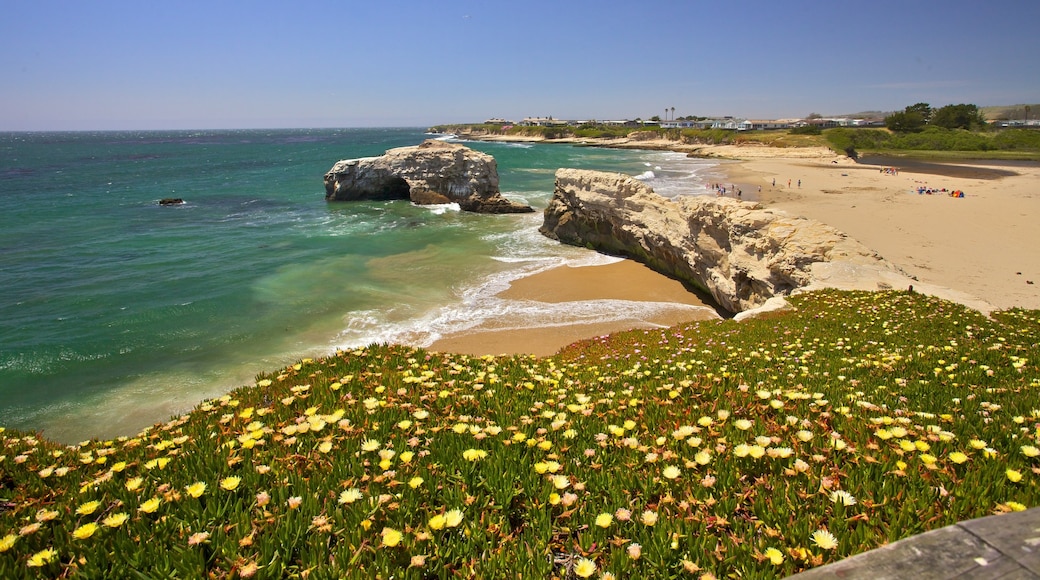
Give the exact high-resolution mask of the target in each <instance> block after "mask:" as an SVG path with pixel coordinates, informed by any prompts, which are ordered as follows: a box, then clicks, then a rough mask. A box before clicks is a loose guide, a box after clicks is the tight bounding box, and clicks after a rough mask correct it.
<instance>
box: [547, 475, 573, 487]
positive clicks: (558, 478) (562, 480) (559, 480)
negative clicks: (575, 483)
mask: <svg viewBox="0 0 1040 580" xmlns="http://www.w3.org/2000/svg"><path fill="white" fill-rule="evenodd" d="M552 482H553V487H555V488H556V489H566V487H567V486H568V485H570V484H571V481H570V480H569V479H567V476H566V475H554V476H553V478H552Z"/></svg>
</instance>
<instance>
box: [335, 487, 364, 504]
mask: <svg viewBox="0 0 1040 580" xmlns="http://www.w3.org/2000/svg"><path fill="white" fill-rule="evenodd" d="M362 497H363V495H362V493H361V490H360V489H358V488H356V487H352V488H350V489H348V490H346V491H344V492H343V493H341V494H339V503H341V504H348V503H354V502H356V501H357V500H359V499H361V498H362Z"/></svg>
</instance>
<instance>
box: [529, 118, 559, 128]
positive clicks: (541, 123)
mask: <svg viewBox="0 0 1040 580" xmlns="http://www.w3.org/2000/svg"><path fill="white" fill-rule="evenodd" d="M520 124H521V125H523V126H525V127H562V126H564V125H567V121H561V120H559V119H553V118H552V117H525V118H524V120H523V121H520Z"/></svg>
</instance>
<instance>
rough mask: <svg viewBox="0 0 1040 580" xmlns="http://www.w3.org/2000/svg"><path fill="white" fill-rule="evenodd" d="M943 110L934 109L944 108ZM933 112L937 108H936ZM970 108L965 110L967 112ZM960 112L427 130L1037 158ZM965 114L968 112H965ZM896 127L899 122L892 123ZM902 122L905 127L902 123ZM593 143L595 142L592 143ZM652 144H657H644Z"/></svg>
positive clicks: (1031, 142) (1026, 139)
mask: <svg viewBox="0 0 1040 580" xmlns="http://www.w3.org/2000/svg"><path fill="white" fill-rule="evenodd" d="M944 109H946V107H944V108H943V109H939V110H938V111H943V110H944ZM938 111H937V112H938ZM969 112H970V111H969ZM960 116H961V115H960V114H959V113H958V112H957V111H952V110H951V112H950V113H949V114H948V115H947V114H945V113H944V114H943V116H940V117H938V118H939V119H940V120H942V119H943V118H946V117H949V118H950V119H951V120H950V122H949V124H953V125H954V126H952V127H947V126H943V125H941V124H934V123H932V124H929V123H925V124H922V125H919V126H918V125H912V127H913V128H912V129H909V128H907V129H906V130H893V129H892V128H861V127H834V128H829V129H822V130H821V129H819V128H817V127H812V126H806V127H799V128H793V129H779V130H756V131H736V130H730V129H672V128H662V127H653V126H647V127H643V128H639V129H633V128H632V127H617V126H604V125H583V126H578V127H572V126H552V127H523V126H512V127H509V128H503V127H501V126H498V125H442V126H437V127H432V128H431V130H432V131H436V132H443V133H455V134H460V135H466V136H469V137H474V138H478V139H479V138H481V137H486V136H496V135H497V136H505V137H514V138H520V139H523V138H530V139H536V140H542V139H545V140H567V141H584V140H588V141H589V142H590V143H591V144H596V145H606V146H609V145H610V143H609V142H610V140H616V139H627V140H629V145H628V146H632V145H631V142H637V143H638V142H639V141H646V142H651V141H669V142H672V143H674V144H675V145H681V146H693V145H749V144H754V145H766V146H770V147H781V148H783V147H829V148H830V149H832V150H834V151H835V152H836V153H841V154H844V155H849V156H850V157H858V156H860V155H862V154H865V153H869V154H873V155H884V156H904V157H920V158H932V159H995V160H1023V161H1040V131H1038V130H1036V129H1025V128H991V127H988V126H979V125H975V124H971V123H969V124H970V125H971V127H972V128H963V127H960V126H959V125H960V124H961V123H960V121H958V120H957V119H959V118H960ZM969 117H970V115H969ZM894 126H896V127H897V128H903V127H904V125H900V124H898V123H896V124H894ZM906 127H909V125H908V126H906ZM592 142H594V143H592ZM647 146H648V147H653V146H657V145H650V144H648V145H647Z"/></svg>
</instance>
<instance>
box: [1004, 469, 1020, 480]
mask: <svg viewBox="0 0 1040 580" xmlns="http://www.w3.org/2000/svg"><path fill="white" fill-rule="evenodd" d="M1004 473H1005V474H1006V475H1007V478H1008V481H1010V482H1011V483H1018V482H1020V481H1022V472H1021V471H1017V470H1015V469H1009V470H1007V471H1006V472H1004Z"/></svg>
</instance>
